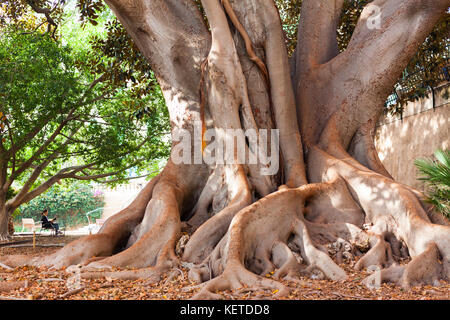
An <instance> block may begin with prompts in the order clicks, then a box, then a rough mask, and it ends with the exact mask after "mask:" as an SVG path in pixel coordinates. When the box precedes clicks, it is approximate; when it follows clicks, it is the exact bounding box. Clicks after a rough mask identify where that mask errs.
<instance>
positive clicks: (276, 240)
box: [190, 184, 346, 298]
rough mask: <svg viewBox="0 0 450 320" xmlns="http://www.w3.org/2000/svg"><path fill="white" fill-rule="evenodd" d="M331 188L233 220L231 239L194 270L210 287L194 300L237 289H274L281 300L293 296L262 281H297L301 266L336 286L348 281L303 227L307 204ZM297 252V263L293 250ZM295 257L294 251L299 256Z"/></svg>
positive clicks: (302, 191) (264, 205)
mask: <svg viewBox="0 0 450 320" xmlns="http://www.w3.org/2000/svg"><path fill="white" fill-rule="evenodd" d="M326 187H327V184H316V185H307V186H302V187H300V188H297V189H287V190H280V191H278V192H276V193H273V194H271V195H268V196H266V197H265V198H263V199H261V200H259V201H258V202H255V203H254V204H252V205H251V206H249V207H247V208H245V209H243V210H241V211H240V212H239V213H238V214H237V215H236V216H235V218H234V219H233V221H232V223H231V226H230V228H229V230H228V233H227V234H226V236H225V237H224V238H223V239H222V240H221V242H220V243H219V244H218V246H217V247H216V248H215V249H214V251H213V252H212V253H211V255H210V256H208V258H207V259H206V260H205V261H204V262H203V263H202V264H201V265H200V266H198V267H197V270H195V269H194V270H191V273H190V275H191V277H192V278H194V279H195V280H196V281H200V282H201V281H206V280H208V274H209V278H210V279H211V278H212V277H217V278H215V279H212V280H210V281H208V282H207V283H206V284H205V286H204V287H203V288H202V290H201V291H200V292H199V293H198V295H197V296H195V298H208V297H217V296H216V295H214V294H213V292H214V291H216V290H225V289H237V288H238V287H241V286H243V285H252V286H259V287H265V288H268V287H269V288H275V289H276V290H279V291H277V296H280V295H284V294H286V293H287V292H288V291H287V290H286V289H285V287H281V286H280V284H278V283H277V282H275V281H274V280H271V279H266V278H264V277H261V276H258V275H257V274H259V275H265V274H266V273H269V272H271V273H273V272H275V269H276V268H278V270H276V273H275V274H274V275H275V277H277V278H281V277H283V276H288V277H294V276H295V275H296V274H298V273H300V272H301V271H302V267H301V264H300V263H301V261H303V260H304V261H306V262H307V264H308V265H309V266H310V267H309V269H319V270H320V271H322V273H323V274H324V275H325V276H327V277H328V278H330V279H332V280H344V279H345V278H346V274H345V272H344V271H343V270H342V269H341V268H340V267H339V266H338V265H337V264H335V263H334V262H333V260H332V259H331V258H330V257H329V256H328V255H327V254H326V253H325V252H323V251H321V250H319V249H318V248H317V247H316V246H315V244H314V242H313V240H312V239H311V237H310V235H309V233H308V230H307V227H306V225H305V223H304V222H303V221H302V220H303V219H304V218H303V213H304V203H305V200H307V199H308V198H310V197H312V196H313V195H314V194H316V193H317V192H318V191H320V190H322V189H324V188H326ZM288 243H290V244H291V247H292V248H294V249H296V250H298V253H300V255H301V257H302V259H297V258H296V256H295V253H294V252H293V251H292V250H293V249H291V247H289V246H288ZM294 251H295V250H294Z"/></svg>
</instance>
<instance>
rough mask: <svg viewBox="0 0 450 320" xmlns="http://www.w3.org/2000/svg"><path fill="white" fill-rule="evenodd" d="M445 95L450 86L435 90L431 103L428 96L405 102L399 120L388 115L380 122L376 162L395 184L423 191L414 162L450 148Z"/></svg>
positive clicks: (449, 113) (448, 104) (448, 105)
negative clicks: (394, 180)
mask: <svg viewBox="0 0 450 320" xmlns="http://www.w3.org/2000/svg"><path fill="white" fill-rule="evenodd" d="M446 92H447V93H446ZM448 93H450V85H449V84H446V85H444V86H441V87H439V88H436V89H435V94H434V104H433V97H432V94H431V93H430V95H429V97H428V98H424V99H421V100H419V101H415V102H410V103H408V105H407V106H406V107H405V111H404V114H403V118H402V119H400V118H399V117H392V116H384V117H382V119H380V121H379V123H378V125H377V130H376V134H375V147H376V148H377V150H378V155H379V157H380V160H381V161H382V162H383V164H384V166H385V167H386V169H387V170H388V171H389V173H390V174H391V175H392V176H393V177H394V178H395V179H396V180H397V181H399V182H402V183H405V184H407V185H410V186H412V187H415V188H417V189H419V190H423V182H421V181H420V180H418V179H417V178H418V176H419V174H418V171H417V169H416V167H415V166H414V160H415V159H417V158H429V157H432V155H433V153H434V152H435V151H436V150H437V149H449V148H450V99H449V97H448V95H449V94H448ZM433 105H434V107H433Z"/></svg>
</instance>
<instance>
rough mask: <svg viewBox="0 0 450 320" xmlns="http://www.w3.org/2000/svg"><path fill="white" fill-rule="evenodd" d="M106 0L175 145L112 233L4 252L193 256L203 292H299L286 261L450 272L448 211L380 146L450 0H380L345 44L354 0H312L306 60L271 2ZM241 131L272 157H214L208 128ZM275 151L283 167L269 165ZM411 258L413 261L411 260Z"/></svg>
mask: <svg viewBox="0 0 450 320" xmlns="http://www.w3.org/2000/svg"><path fill="white" fill-rule="evenodd" d="M106 2H107V3H108V5H109V6H110V7H111V8H112V10H113V11H114V13H115V14H116V15H117V17H118V18H119V20H120V21H121V23H122V24H123V25H124V27H125V28H126V29H127V31H128V32H129V34H130V35H131V37H132V38H133V39H134V41H135V43H136V44H137V45H138V47H139V49H140V50H141V52H142V53H143V54H144V55H145V56H146V58H147V59H148V61H149V62H150V64H151V66H152V69H153V70H154V72H155V74H156V76H157V79H158V81H159V83H160V85H161V88H162V91H163V93H164V97H165V99H166V103H167V107H168V108H169V112H170V120H171V125H172V134H173V138H174V139H173V140H174V142H173V146H172V153H171V158H170V160H169V162H168V164H167V166H166V168H165V169H164V170H163V171H162V172H161V174H160V175H159V176H158V177H156V178H154V179H153V180H152V181H151V182H150V183H149V184H148V185H147V186H146V187H145V188H144V189H143V190H142V191H141V193H140V194H139V195H138V196H137V198H136V199H135V201H134V202H133V203H132V204H131V205H130V206H129V207H127V208H126V209H124V210H122V211H121V212H119V213H118V214H116V215H114V216H112V217H111V218H109V219H108V220H107V221H106V223H105V225H104V226H103V227H102V229H101V230H100V232H99V233H98V234H96V235H91V236H86V237H83V238H81V239H79V240H77V241H75V242H72V243H71V244H69V245H67V246H66V247H64V248H63V249H61V250H60V251H58V252H56V253H55V254H53V255H51V256H49V257H35V258H33V259H31V260H30V259H28V258H26V257H22V256H8V257H1V259H0V260H1V262H3V263H5V264H9V265H21V264H33V265H54V266H56V267H62V266H70V265H77V264H80V265H82V266H83V269H82V270H83V275H84V276H85V277H103V276H109V277H119V278H127V279H134V278H140V277H146V278H149V279H152V280H155V281H156V280H158V279H159V278H160V277H161V275H162V274H163V273H165V272H167V271H168V270H170V269H171V268H174V267H176V266H178V265H180V264H181V265H183V266H185V267H189V268H190V276H191V277H192V278H193V279H195V280H197V281H199V282H205V284H204V286H203V287H202V290H201V291H200V292H199V294H198V295H197V297H198V298H211V297H212V298H214V297H218V296H217V295H215V294H214V293H213V292H215V291H216V290H225V289H235V288H238V287H242V286H243V285H247V286H251V287H263V288H276V289H279V291H278V293H277V295H282V294H285V293H286V288H285V287H283V285H282V284H281V283H279V282H277V281H274V280H272V279H267V278H265V277H264V275H265V274H266V273H268V272H271V271H275V274H274V276H275V278H280V279H281V278H285V277H288V278H290V279H293V278H295V277H296V276H298V275H299V274H305V273H306V274H310V273H312V272H316V270H320V271H321V272H322V273H323V274H324V275H325V276H326V277H328V278H329V279H333V280H345V279H346V273H345V271H344V270H343V269H342V268H341V267H340V266H339V264H340V263H341V262H342V261H343V259H344V258H345V260H347V259H357V260H358V261H357V263H356V265H355V267H356V268H358V269H362V268H366V267H369V266H372V265H376V266H379V267H380V268H381V270H380V271H379V272H378V273H377V274H376V275H374V276H377V277H378V278H377V279H378V280H380V279H381V281H395V282H397V283H399V284H400V285H403V286H405V287H408V286H411V285H414V284H416V283H421V282H426V283H433V282H434V281H436V280H438V279H440V278H447V279H448V278H449V277H450V232H449V231H450V227H449V226H448V222H447V221H446V220H445V219H440V218H439V216H438V215H435V214H433V213H432V210H431V208H429V207H428V206H427V205H426V204H425V203H424V202H423V201H422V199H423V196H422V195H421V193H420V192H418V191H416V190H413V189H411V188H410V187H408V186H406V185H402V184H400V183H397V182H395V181H393V179H392V177H391V176H390V175H389V173H388V172H387V171H386V169H385V168H384V167H383V165H382V164H381V162H380V160H379V159H378V156H377V154H376V150H375V148H374V145H373V130H374V125H375V122H376V121H377V119H378V117H379V115H380V114H381V112H382V110H383V107H384V101H385V99H386V97H387V96H388V95H389V93H390V91H391V89H392V87H393V85H394V84H395V81H396V80H397V79H398V77H399V76H400V75H401V72H402V70H403V69H404V68H405V67H406V65H407V63H408V61H409V60H410V59H411V58H412V57H413V55H414V54H415V52H416V51H417V49H418V47H419V45H420V44H421V43H422V42H423V41H424V40H425V38H426V36H427V35H428V34H429V32H430V31H431V30H432V28H433V26H434V25H435V23H436V22H437V21H438V19H439V18H440V17H442V15H443V14H445V10H446V8H447V7H448V6H449V5H450V1H449V0H420V1H419V0H414V1H413V0H405V1H397V0H375V1H372V2H371V3H370V6H368V7H367V8H366V9H365V10H364V11H363V13H362V15H361V18H360V21H359V22H358V25H357V27H356V29H355V32H354V35H353V37H352V39H351V42H350V44H349V46H348V48H347V49H346V51H345V52H343V53H339V51H338V49H337V44H336V27H337V23H338V21H339V17H340V13H341V9H342V5H343V0H324V1H318V0H304V1H303V7H302V14H301V21H300V23H299V28H298V39H299V43H298V47H297V49H296V51H295V56H294V57H293V60H292V61H291V62H292V63H289V60H288V55H287V51H286V47H285V44H284V35H283V31H282V28H281V21H280V18H279V14H278V11H277V9H276V7H275V4H274V3H273V1H272V0H257V1H256V0H241V1H232V0H222V1H221V2H220V1H219V0H202V1H201V4H202V7H203V9H204V13H205V15H206V18H207V23H206V22H205V19H204V17H203V16H202V14H201V13H200V11H199V8H198V6H197V5H196V4H195V3H194V2H193V1H191V0H153V1H144V0H107V1H106ZM374 6H377V8H378V9H379V11H380V12H381V15H380V16H378V17H373V16H371V12H373V11H374V10H373V8H374ZM374 18H377V19H379V21H377V22H376V23H374V22H373V19H374ZM229 129H234V130H235V131H233V132H237V131H236V130H239V129H243V130H246V132H254V133H255V135H254V136H253V137H247V140H245V141H246V143H245V144H244V149H245V154H246V158H245V160H248V159H249V158H250V157H251V156H254V157H256V158H257V159H258V161H256V162H250V161H239V158H238V156H239V154H240V153H241V152H242V150H238V145H234V147H233V148H232V150H231V151H230V150H228V151H230V152H231V155H232V157H231V158H230V159H229V160H230V161H225V162H224V163H222V162H217V161H215V162H214V161H213V162H210V161H202V155H203V156H205V155H208V154H210V153H209V152H210V151H211V150H210V149H209V146H210V145H208V146H206V148H205V145H206V142H207V141H208V139H209V138H208V133H211V132H213V133H214V134H215V140H214V142H215V143H217V142H220V141H226V140H229V139H234V138H235V137H230V134H231V132H232V131H230V130H229ZM270 129H277V130H278V131H276V132H275V131H268V130H270ZM186 133H189V135H187V134H186ZM268 133H270V134H268ZM179 137H181V138H182V139H181V140H180V141H178V138H179ZM277 137H278V139H277ZM238 139H239V137H238ZM273 141H275V142H277V141H279V151H278V150H277V148H273V146H274V145H277V144H273V143H272V142H273ZM255 142H257V143H255ZM226 145H227V146H228V144H226ZM256 145H257V147H256ZM186 146H192V147H191V148H186ZM216 152H217V149H216ZM268 153H270V154H271V159H275V158H279V159H280V161H279V170H276V171H274V172H272V171H271V170H269V169H270V167H271V165H273V163H271V162H267V161H264V160H267V157H265V156H264V155H267V154H268ZM274 155H275V156H276V157H272V156H274ZM278 156H279V157H278ZM180 159H181V160H184V161H181V160H180ZM216 159H217V158H216ZM405 257H411V258H412V260H411V262H410V263H409V264H407V265H400V264H399V262H400V260H401V259H402V258H405ZM112 267H121V268H127V267H128V268H133V270H122V271H111V270H109V269H111V268H112ZM108 270H109V271H108ZM261 275H262V276H261ZM371 281H374V278H373V277H372V278H369V279H367V283H368V284H370V283H371Z"/></svg>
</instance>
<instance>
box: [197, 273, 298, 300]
mask: <svg viewBox="0 0 450 320" xmlns="http://www.w3.org/2000/svg"><path fill="white" fill-rule="evenodd" d="M243 287H251V288H252V290H271V292H272V293H273V294H274V296H273V297H274V298H277V297H282V296H285V295H287V294H289V289H288V288H287V287H286V286H284V285H283V284H281V283H280V282H277V281H274V280H271V279H267V278H264V277H261V276H258V275H256V274H254V273H252V272H250V271H248V270H247V269H245V268H243V267H241V266H239V265H236V266H234V267H233V268H229V269H228V270H227V271H225V272H224V273H223V274H222V275H220V276H219V277H217V278H214V279H213V280H210V281H209V282H207V283H206V284H205V286H203V287H202V289H201V290H200V291H199V292H198V293H197V294H196V295H195V296H194V297H193V298H192V299H194V300H197V299H222V296H221V295H220V294H217V293H215V292H217V291H225V290H237V289H241V288H243ZM256 298H258V297H256Z"/></svg>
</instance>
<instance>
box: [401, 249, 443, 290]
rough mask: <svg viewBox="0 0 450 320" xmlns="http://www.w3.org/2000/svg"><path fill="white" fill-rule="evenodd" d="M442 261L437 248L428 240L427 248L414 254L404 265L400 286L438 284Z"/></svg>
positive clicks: (440, 276)
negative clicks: (405, 265)
mask: <svg viewBox="0 0 450 320" xmlns="http://www.w3.org/2000/svg"><path fill="white" fill-rule="evenodd" d="M442 271H443V266H442V261H441V257H440V253H439V249H438V247H437V245H436V244H435V243H434V242H430V243H429V244H428V246H427V249H426V250H425V251H424V252H422V253H421V254H420V255H418V256H416V257H415V258H414V259H413V260H412V261H411V262H410V263H409V264H408V265H407V267H406V269H405V272H404V273H403V277H402V286H403V287H404V288H410V287H412V286H415V285H417V284H431V285H439V282H438V280H439V279H441V278H442Z"/></svg>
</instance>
